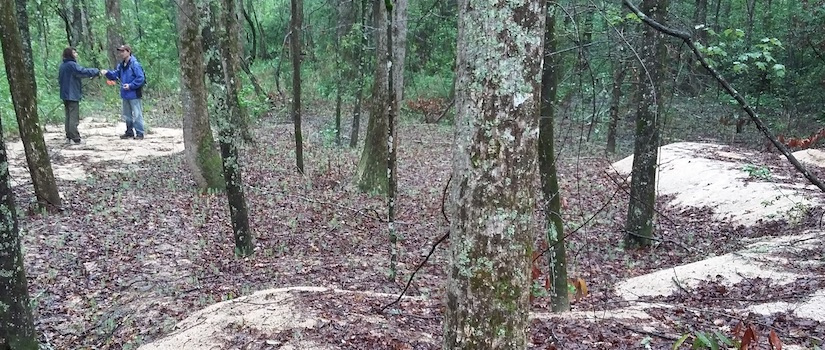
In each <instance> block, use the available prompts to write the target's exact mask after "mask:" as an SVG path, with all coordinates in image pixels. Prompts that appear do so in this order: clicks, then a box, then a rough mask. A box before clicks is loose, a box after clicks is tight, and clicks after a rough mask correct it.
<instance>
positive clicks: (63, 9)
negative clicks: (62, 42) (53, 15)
mask: <svg viewBox="0 0 825 350" xmlns="http://www.w3.org/2000/svg"><path fill="white" fill-rule="evenodd" d="M58 6H60V7H59V10H58V11H57V15H58V16H60V19H62V20H63V28H64V30H65V31H66V45H69V46H74V41H75V40H74V27H73V26H72V20H71V19H70V18H69V17H70V16H71V15H70V11H69V4H68V3H66V2H62V3H60V5H58Z"/></svg>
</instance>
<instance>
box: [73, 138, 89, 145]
mask: <svg viewBox="0 0 825 350" xmlns="http://www.w3.org/2000/svg"><path fill="white" fill-rule="evenodd" d="M72 144H73V145H84V144H86V142H83V139H77V140H72Z"/></svg>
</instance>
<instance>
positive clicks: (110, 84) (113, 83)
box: [106, 79, 115, 86]
mask: <svg viewBox="0 0 825 350" xmlns="http://www.w3.org/2000/svg"><path fill="white" fill-rule="evenodd" d="M106 85H109V86H114V85H115V81H114V80H109V79H106Z"/></svg>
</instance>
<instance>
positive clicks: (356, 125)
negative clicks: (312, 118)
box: [349, 0, 369, 148]
mask: <svg viewBox="0 0 825 350" xmlns="http://www.w3.org/2000/svg"><path fill="white" fill-rule="evenodd" d="M368 3H369V0H361V11H359V13H360V18H361V25H360V29H359V33H360V35H361V41H360V42H361V50H355V55H356V59H357V62H358V63H357V64H358V87H357V88H356V90H355V106H354V107H353V110H352V129H351V130H350V138H349V147H350V148H355V146H357V145H358V132H359V130H360V129H361V105H362V104H363V100H364V76H365V75H366V71H367V57H366V55H365V54H364V51H366V50H367V45H368V41H367V4H368Z"/></svg>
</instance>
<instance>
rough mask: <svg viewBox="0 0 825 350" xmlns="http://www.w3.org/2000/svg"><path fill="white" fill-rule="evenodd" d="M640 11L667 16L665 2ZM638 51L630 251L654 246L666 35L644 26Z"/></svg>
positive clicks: (646, 3)
mask: <svg viewBox="0 0 825 350" xmlns="http://www.w3.org/2000/svg"><path fill="white" fill-rule="evenodd" d="M641 9H642V11H643V12H644V13H646V14H648V16H650V17H652V18H653V19H654V20H656V21H657V22H659V23H663V22H664V18H665V16H666V15H667V1H666V0H643V1H642V6H641ZM644 31H645V33H644V38H643V40H642V47H641V48H640V50H639V56H640V58H641V65H642V69H640V70H639V81H640V82H641V83H640V84H639V96H640V98H639V104H638V105H637V106H636V108H637V110H636V139H635V141H634V150H633V174H632V178H631V180H630V203H629V205H628V210H627V222H626V225H625V230H626V231H627V233H626V235H625V243H626V246H627V247H628V248H635V247H646V246H649V245H650V244H651V239H650V238H652V237H653V231H654V222H653V219H654V213H655V204H656V168H657V163H658V160H659V152H658V151H659V148H658V147H659V118H660V113H661V111H662V96H661V91H663V89H662V88H661V83H662V80H663V79H662V76H663V74H664V69H663V65H664V62H665V58H666V51H665V42H664V34H662V33H660V32H658V31H657V30H656V29H654V28H651V27H649V26H645V27H644Z"/></svg>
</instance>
